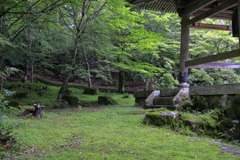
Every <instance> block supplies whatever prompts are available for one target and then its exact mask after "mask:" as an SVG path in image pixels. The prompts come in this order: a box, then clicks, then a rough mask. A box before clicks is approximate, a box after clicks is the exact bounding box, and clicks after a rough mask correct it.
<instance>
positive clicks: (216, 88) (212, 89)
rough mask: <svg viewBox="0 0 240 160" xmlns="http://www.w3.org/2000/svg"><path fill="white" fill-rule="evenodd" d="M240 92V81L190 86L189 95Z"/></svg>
mask: <svg viewBox="0 0 240 160" xmlns="http://www.w3.org/2000/svg"><path fill="white" fill-rule="evenodd" d="M224 94H240V83H234V84H221V85H209V86H190V95H191V96H196V95H202V96H203V95H224Z"/></svg>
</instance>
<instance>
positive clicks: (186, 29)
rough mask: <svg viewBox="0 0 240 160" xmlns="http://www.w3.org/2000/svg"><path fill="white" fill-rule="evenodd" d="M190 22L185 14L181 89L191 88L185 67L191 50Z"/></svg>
mask: <svg viewBox="0 0 240 160" xmlns="http://www.w3.org/2000/svg"><path fill="white" fill-rule="evenodd" d="M188 21H189V16H188V15H186V14H183V15H182V24H181V49H180V75H179V82H180V85H181V87H183V88H185V87H188V86H189V85H188V84H187V82H188V68H186V67H185V62H186V61H187V60H188V49H189V27H188Z"/></svg>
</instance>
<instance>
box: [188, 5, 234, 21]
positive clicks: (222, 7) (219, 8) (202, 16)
mask: <svg viewBox="0 0 240 160" xmlns="http://www.w3.org/2000/svg"><path fill="white" fill-rule="evenodd" d="M236 5H237V1H236V0H228V1H225V2H224V3H222V4H221V5H220V6H217V7H215V8H213V9H212V10H209V11H207V12H204V13H202V14H200V15H199V16H196V17H194V18H192V19H191V20H189V22H188V25H190V24H192V23H196V22H198V21H201V20H203V19H205V18H207V17H210V16H212V15H214V14H217V13H219V12H221V11H223V10H226V9H228V8H231V7H234V6H236Z"/></svg>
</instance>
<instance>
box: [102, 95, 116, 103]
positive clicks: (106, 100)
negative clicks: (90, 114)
mask: <svg viewBox="0 0 240 160" xmlns="http://www.w3.org/2000/svg"><path fill="white" fill-rule="evenodd" d="M98 104H100V105H115V104H117V102H116V101H115V100H114V99H113V98H112V97H109V96H98Z"/></svg>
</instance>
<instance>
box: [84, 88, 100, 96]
mask: <svg viewBox="0 0 240 160" xmlns="http://www.w3.org/2000/svg"><path fill="white" fill-rule="evenodd" d="M98 93H99V89H98V88H90V87H88V88H85V89H84V91H83V94H89V95H96V94H98Z"/></svg>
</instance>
